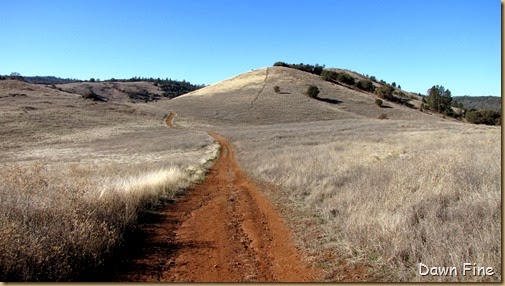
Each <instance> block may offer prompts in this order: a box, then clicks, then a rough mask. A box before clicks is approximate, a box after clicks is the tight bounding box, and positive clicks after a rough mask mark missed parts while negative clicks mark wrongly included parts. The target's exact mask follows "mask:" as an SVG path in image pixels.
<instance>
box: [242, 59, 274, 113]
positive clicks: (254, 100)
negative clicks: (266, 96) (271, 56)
mask: <svg viewBox="0 0 505 286" xmlns="http://www.w3.org/2000/svg"><path fill="white" fill-rule="evenodd" d="M268 70H269V68H268V67H267V69H266V72H265V80H264V81H263V86H262V87H261V89H260V90H259V91H258V93H257V94H256V96H255V97H254V99H253V101H252V102H251V105H250V106H249V108H248V109H247V111H249V110H251V109H252V108H253V107H254V103H255V102H256V100H258V98H259V96H260V94H261V93H262V92H263V90H264V89H265V87H266V85H267V79H268Z"/></svg>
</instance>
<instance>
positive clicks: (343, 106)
mask: <svg viewBox="0 0 505 286" xmlns="http://www.w3.org/2000/svg"><path fill="white" fill-rule="evenodd" d="M309 84H314V85H317V86H318V87H319V89H320V90H321V93H320V95H319V96H320V97H322V98H324V99H327V101H322V100H316V99H311V98H308V97H307V96H306V95H304V92H305V91H306V89H307V86H308V85H309ZM274 86H279V87H280V92H278V93H277V92H275V91H274ZM58 88H59V89H58ZM89 90H93V92H95V93H100V94H101V95H102V96H104V97H106V98H108V99H109V100H108V101H107V102H96V101H92V100H90V99H83V98H82V94H83V93H85V92H87V91H89ZM75 92H76V93H78V94H76V93H75ZM128 92H130V93H131V92H148V93H152V94H156V93H158V92H159V90H158V89H157V88H154V87H153V86H152V85H150V84H148V83H142V84H140V85H139V86H136V85H133V84H130V85H124V84H123V85H121V84H112V83H110V84H109V83H107V84H96V83H95V84H89V85H86V84H85V85H79V84H73V85H72V84H70V85H61V86H58V87H57V88H51V87H45V86H40V85H30V84H26V83H22V82H18V81H11V80H4V81H0V126H1V127H2V128H0V136H1V138H2V140H1V142H0V181H1V182H2V184H0V206H1V208H0V234H1V235H0V273H1V274H2V275H3V276H0V279H1V280H7V281H9V280H10V281H23V280H47V281H58V280H71V279H76V277H78V276H77V275H78V274H82V273H85V272H86V271H90V270H92V269H94V268H95V267H100V266H101V265H102V264H103V263H104V261H106V259H107V258H108V257H109V256H111V255H113V254H114V252H115V251H116V250H117V249H118V247H119V246H121V244H122V241H123V235H124V234H125V232H127V231H129V229H130V228H132V227H135V224H136V220H137V218H138V216H139V214H140V213H141V212H142V211H143V210H145V209H148V208H149V207H151V206H153V205H156V204H158V203H160V202H162V201H165V200H170V199H171V198H173V196H174V195H175V194H177V193H178V192H180V191H181V190H183V189H184V188H186V187H187V186H188V185H189V184H192V183H196V182H199V181H200V180H201V179H202V178H203V176H204V174H205V171H206V169H207V168H208V167H209V165H210V164H211V163H212V161H213V160H214V159H215V158H216V154H217V151H218V145H217V144H216V143H215V142H214V141H212V140H211V138H210V137H209V136H208V135H207V134H206V132H205V131H207V130H213V131H216V132H218V133H219V134H222V135H223V136H225V137H227V138H229V139H230V140H231V141H232V142H233V144H234V145H235V147H236V149H237V158H238V160H239V161H240V163H241V165H242V167H243V169H244V170H246V171H247V172H248V174H249V175H250V176H251V177H253V178H255V179H256V180H257V182H258V183H259V184H260V185H261V186H262V187H263V188H262V190H264V191H265V192H266V193H267V194H268V196H269V197H270V198H271V199H272V200H273V201H274V203H275V204H276V205H277V206H278V208H279V210H281V211H282V212H283V215H284V217H285V218H286V219H287V220H288V221H289V222H290V224H291V226H292V228H293V230H294V233H295V235H296V241H297V242H298V245H299V246H300V247H301V248H302V249H304V250H305V251H306V252H307V254H308V256H309V259H310V260H311V262H312V263H313V264H314V265H315V266H317V267H318V268H319V267H320V268H322V269H323V270H324V272H325V277H324V279H325V280H326V281H345V280H349V279H350V277H349V275H354V276H355V277H354V278H356V277H357V275H359V279H361V280H363V279H364V280H368V281H390V282H398V281H423V282H431V281H501V267H502V265H501V209H502V206H501V150H500V145H501V137H500V135H501V127H490V126H477V125H470V124H464V123H459V122H454V120H453V119H444V118H442V116H441V115H433V114H429V113H426V112H420V111H419V110H417V109H415V108H408V107H405V106H401V105H397V104H394V103H389V102H388V103H386V107H384V108H381V107H378V106H376V105H375V103H374V102H375V96H374V95H372V94H369V93H365V92H359V91H356V90H354V89H350V88H347V87H344V86H341V85H338V84H334V83H329V82H326V81H323V80H322V79H321V78H320V77H317V76H315V75H312V74H308V73H304V72H300V71H297V70H293V69H287V68H281V67H273V68H268V69H259V70H254V71H251V72H249V73H245V74H242V75H239V76H237V77H234V78H231V79H229V80H225V81H223V82H220V83H218V84H216V85H213V86H209V87H205V88H202V89H200V90H197V91H195V92H192V93H189V94H187V95H184V96H181V97H178V98H176V99H173V100H166V99H161V100H159V101H157V102H151V103H145V102H142V101H140V100H137V101H132V100H131V98H129V97H128ZM413 101H414V102H412V104H413V105H414V106H417V105H419V103H420V101H419V99H418V98H416V99H415V100H414V99H413ZM170 110H174V111H175V112H176V113H177V115H176V116H175V125H176V126H177V127H179V128H180V129H169V128H167V127H166V126H165V123H164V120H163V118H164V116H166V115H167V114H168V112H169V111H170ZM382 114H386V115H387V118H388V119H387V120H379V119H377V118H379V117H380V116H381V115H382ZM419 263H423V264H426V265H429V266H436V267H452V266H457V267H460V266H461V265H462V264H463V263H476V264H477V265H478V266H486V267H493V269H494V270H495V272H497V274H495V275H493V276H462V275H458V276H455V277H447V276H445V277H444V276H431V277H430V276H426V277H421V276H420V275H419V274H418V272H417V271H418V264H419ZM356 279H358V278H356Z"/></svg>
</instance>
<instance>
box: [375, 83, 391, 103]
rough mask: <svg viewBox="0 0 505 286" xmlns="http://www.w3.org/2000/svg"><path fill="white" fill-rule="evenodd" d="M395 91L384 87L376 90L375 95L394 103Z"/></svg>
mask: <svg viewBox="0 0 505 286" xmlns="http://www.w3.org/2000/svg"><path fill="white" fill-rule="evenodd" d="M393 91H394V88H392V87H390V86H385V85H384V86H381V87H379V88H377V89H375V94H376V95H377V96H378V97H380V98H382V99H386V100H389V101H393V100H394V96H393Z"/></svg>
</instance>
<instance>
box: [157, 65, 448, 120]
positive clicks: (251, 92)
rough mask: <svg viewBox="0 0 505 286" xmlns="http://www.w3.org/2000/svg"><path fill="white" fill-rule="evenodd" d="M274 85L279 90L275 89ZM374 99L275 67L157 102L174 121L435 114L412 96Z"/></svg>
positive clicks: (397, 117)
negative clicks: (311, 91) (311, 93)
mask: <svg viewBox="0 0 505 286" xmlns="http://www.w3.org/2000/svg"><path fill="white" fill-rule="evenodd" d="M310 85H315V86H317V87H318V88H319V90H320V93H319V95H318V98H317V99H314V98H309V97H308V96H307V95H306V94H305V93H306V91H307V88H308V87H309V86H310ZM377 85H378V86H381V85H380V84H377ZM276 86H278V88H279V92H276V91H275V90H274V88H275V87H276ZM376 99H377V97H376V95H375V94H373V93H370V92H365V91H362V90H359V89H357V88H355V87H352V86H347V85H345V84H340V83H336V82H329V81H325V80H323V79H322V78H321V77H320V76H318V75H315V74H311V73H307V72H304V71H300V70H296V69H292V68H287V67H280V66H274V67H268V68H262V69H257V70H253V71H250V72H246V73H243V74H240V75H237V76H235V77H232V78H230V79H226V80H223V81H221V82H218V83H216V84H213V85H211V86H207V87H204V88H201V89H199V90H196V91H193V92H190V93H187V94H185V95H182V96H180V97H178V98H175V99H173V100H171V101H163V102H161V103H160V104H161V106H166V108H169V109H173V110H176V111H177V114H178V115H179V119H178V120H179V121H181V120H183V121H186V122H188V124H189V122H191V124H194V123H195V122H200V123H204V124H208V123H211V124H217V125H222V124H225V125H226V124H228V125H229V124H241V123H244V124H274V123H287V122H308V121H320V120H335V119H353V118H354V119H357V118H375V119H377V118H379V117H381V116H383V117H384V116H385V117H387V118H390V119H407V120H414V119H429V118H433V119H435V118H436V119H437V120H438V119H439V116H433V115H430V114H427V113H423V112H420V111H419V109H418V107H419V106H420V105H421V101H420V100H419V99H418V98H416V97H411V98H406V99H405V100H406V101H408V102H409V103H410V106H411V107H410V108H409V107H407V106H405V105H402V104H397V103H392V102H388V101H384V105H383V106H382V107H379V106H377V105H376V104H375V100H376Z"/></svg>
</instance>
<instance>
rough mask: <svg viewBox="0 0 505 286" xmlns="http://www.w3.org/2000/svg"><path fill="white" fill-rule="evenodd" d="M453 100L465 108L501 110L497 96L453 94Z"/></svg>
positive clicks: (499, 99)
mask: <svg viewBox="0 0 505 286" xmlns="http://www.w3.org/2000/svg"><path fill="white" fill-rule="evenodd" d="M452 98H453V100H455V101H457V102H460V103H462V104H463V105H464V106H465V107H466V108H473V109H491V110H496V111H500V110H501V97H499V96H491V95H489V96H468V95H465V96H453V97H452Z"/></svg>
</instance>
